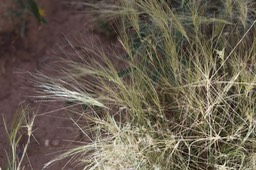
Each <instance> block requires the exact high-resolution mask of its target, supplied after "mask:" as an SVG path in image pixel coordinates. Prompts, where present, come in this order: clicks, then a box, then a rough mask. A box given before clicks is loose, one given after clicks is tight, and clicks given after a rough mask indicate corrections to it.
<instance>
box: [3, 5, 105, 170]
mask: <svg viewBox="0 0 256 170" xmlns="http://www.w3.org/2000/svg"><path fill="white" fill-rule="evenodd" d="M8 1H9V0H1V4H6V6H8ZM76 1H77V2H78V0H76ZM66 2H68V1H66ZM66 2H65V1H63V0H38V4H39V6H40V7H41V8H43V9H44V10H45V14H46V16H45V18H46V20H47V21H48V24H45V25H40V24H39V23H37V21H36V20H35V18H33V17H28V18H27V25H26V32H25V37H24V38H21V37H20V36H19V34H17V33H16V32H17V28H16V27H17V25H15V24H13V21H11V19H10V18H8V17H5V18H4V20H1V19H0V20H1V22H0V28H1V29H0V87H1V88H0V115H1V116H2V115H5V116H6V119H7V124H8V125H10V124H11V120H13V117H14V113H15V112H16V110H17V109H18V107H19V105H20V104H21V103H25V104H30V106H31V107H32V110H31V112H35V113H36V114H37V115H38V116H37V117H36V122H35V126H34V129H35V131H34V136H35V139H33V140H32V142H31V144H30V146H29V149H28V153H27V154H28V157H29V160H30V164H31V165H29V163H26V167H25V170H29V169H34V170H40V169H42V167H43V165H44V164H45V163H46V162H47V161H49V160H51V159H52V158H53V157H54V155H56V152H57V151H62V150H63V149H65V148H66V146H67V145H68V144H69V143H70V140H73V139H74V138H75V137H76V133H75V130H74V125H73V124H72V122H71V121H70V119H69V117H68V116H67V115H68V114H66V112H65V111H63V110H60V111H54V110H55V109H56V108H58V107H56V103H52V102H47V103H40V102H35V99H34V98H31V97H29V96H33V95H34V92H33V88H31V85H29V84H30V83H29V81H28V80H31V77H30V76H29V74H28V72H32V73H34V72H36V71H40V72H43V73H47V72H49V70H48V68H49V67H47V66H49V65H50V63H51V62H52V61H54V58H55V57H61V56H59V55H55V53H54V50H55V49H57V48H58V46H61V47H64V46H65V45H67V41H66V38H68V39H71V40H74V41H75V40H79V39H81V36H82V37H83V40H84V41H91V40H98V39H101V38H100V37H101V36H100V35H99V34H92V32H93V31H92V30H93V27H92V25H91V24H90V22H88V21H89V20H90V18H91V17H90V16H89V14H86V13H84V12H83V11H84V10H86V8H85V7H83V6H81V5H79V4H76V3H74V4H73V5H72V4H70V3H66ZM6 6H5V5H3V6H1V5H0V15H1V14H3V12H4V10H6V8H4V7H6ZM1 9H2V10H1ZM104 41H105V42H106V39H104ZM21 142H22V141H21ZM47 142H49V145H46V143H47ZM8 147H9V143H8V141H7V139H6V133H5V131H4V126H3V121H2V119H0V167H2V168H3V167H4V164H6V153H5V150H7V151H8ZM66 161H67V160H66ZM65 164H66V162H65V161H61V162H58V163H57V164H55V165H53V166H51V167H50V168H48V169H49V170H59V169H67V170H73V169H81V168H79V167H76V168H75V165H66V166H65Z"/></svg>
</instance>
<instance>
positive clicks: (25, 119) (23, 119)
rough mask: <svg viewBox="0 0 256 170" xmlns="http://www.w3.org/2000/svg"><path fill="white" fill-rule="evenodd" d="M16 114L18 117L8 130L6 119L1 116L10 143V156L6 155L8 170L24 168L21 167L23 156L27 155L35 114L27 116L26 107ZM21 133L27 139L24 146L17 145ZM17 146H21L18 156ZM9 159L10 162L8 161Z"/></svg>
mask: <svg viewBox="0 0 256 170" xmlns="http://www.w3.org/2000/svg"><path fill="white" fill-rule="evenodd" d="M17 114H19V115H18V117H17V118H16V120H14V123H13V126H12V129H11V130H10V131H9V130H8V127H7V124H6V121H5V119H4V118H3V122H4V127H5V130H6V133H7V135H8V138H9V142H10V145H11V154H12V156H11V158H9V157H8V161H9V165H8V170H22V169H24V167H22V163H23V162H24V160H25V156H26V155H27V149H28V147H29V144H30V141H31V137H32V136H33V134H32V133H33V124H34V121H35V115H32V116H31V117H29V116H30V115H28V114H29V110H28V108H22V109H21V111H20V112H18V113H17ZM23 128H25V129H26V134H22V132H21V131H22V129H23ZM22 135H27V140H26V143H25V144H24V146H18V145H20V144H19V142H20V139H21V138H22ZM17 147H22V153H21V156H20V157H18V156H17ZM10 159H11V162H10Z"/></svg>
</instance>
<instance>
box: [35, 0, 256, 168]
mask: <svg viewBox="0 0 256 170" xmlns="http://www.w3.org/2000/svg"><path fill="white" fill-rule="evenodd" d="M254 7H255V5H254V3H253V1H250V0H248V1H230V0H225V1H220V2H218V3H216V2H215V1H209V0H204V1H197V0H184V1H170V2H169V1H163V0H158V1H151V0H144V1H139V0H129V1H126V0H124V1H122V3H121V5H120V6H118V7H114V8H112V7H110V8H109V6H108V8H107V9H106V11H108V10H111V9H112V10H114V12H111V14H110V15H111V16H112V15H113V14H115V15H117V16H118V17H120V18H121V20H120V22H119V23H118V26H119V27H118V28H119V29H118V30H117V31H118V32H119V37H118V38H119V42H120V44H121V45H122V48H123V49H124V51H125V52H124V53H123V54H124V55H122V56H121V55H120V54H119V53H114V52H112V53H111V54H109V53H106V52H104V50H101V49H97V51H94V52H91V49H90V48H86V47H84V48H83V52H84V53H81V52H80V51H77V49H75V48H74V49H73V50H74V52H75V53H76V54H77V55H78V58H79V59H77V60H66V61H65V64H63V65H62V66H63V70H62V72H63V71H64V72H65V75H62V76H60V77H57V78H50V77H47V76H37V78H38V85H37V88H38V90H39V92H40V93H42V96H40V97H41V98H46V99H54V100H63V101H69V102H73V103H78V104H81V105H84V106H86V107H83V109H82V110H81V111H80V112H78V111H74V113H75V114H78V115H79V122H77V121H76V120H74V122H76V125H77V127H78V128H79V129H80V130H81V132H82V134H83V135H84V136H86V137H87V138H88V141H87V142H84V143H83V142H80V145H78V146H75V147H74V148H71V149H70V150H68V151H67V152H65V153H63V154H61V155H60V156H59V157H57V158H56V159H54V160H52V161H51V162H49V163H48V164H46V165H45V168H47V167H48V166H50V165H51V164H52V163H54V162H56V161H58V160H60V159H63V158H67V157H69V158H70V161H71V162H75V163H76V164H77V165H80V166H82V167H83V168H84V169H90V170H94V169H123V170H131V169H132V170H135V169H140V170H141V169H142V170H143V169H145V170H148V169H154V170H160V169H161V170H162V169H163V170H165V169H166V170H167V169H168V170H169V169H173V170H175V169H177V170H178V169H187V170H193V169H202V170H203V169H217V170H221V169H225V170H226V169H227V170H228V169H230V170H231V169H241V170H249V169H255V168H256V156H255V155H256V147H255V146H256V138H255V137H256V129H255V128H256V119H255V118H256V117H255V115H256V114H255V111H256V106H255V101H256V78H255V77H256V76H255V73H256V67H255V60H256V56H255V54H256V53H255V51H256V48H255V47H256V41H255V40H256V39H255V35H254V32H255V22H256V21H255V8H254ZM102 8H103V7H102ZM124 9H125V11H126V12H125V13H123V11H124ZM127 9H129V10H127ZM119 10H120V11H121V12H120V15H118V11H119ZM103 11H105V10H103ZM129 11H130V12H129ZM104 14H105V15H106V14H107V13H104ZM88 51H89V52H90V53H89V52H88ZM92 53H93V55H89V54H92ZM113 53H114V54H113Z"/></svg>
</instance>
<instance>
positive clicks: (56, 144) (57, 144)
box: [51, 139, 60, 146]
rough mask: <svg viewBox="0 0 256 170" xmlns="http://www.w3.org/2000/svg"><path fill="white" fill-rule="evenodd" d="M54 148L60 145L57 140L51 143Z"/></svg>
mask: <svg viewBox="0 0 256 170" xmlns="http://www.w3.org/2000/svg"><path fill="white" fill-rule="evenodd" d="M51 144H52V146H59V145H60V140H57V139H54V140H53V141H52V142H51Z"/></svg>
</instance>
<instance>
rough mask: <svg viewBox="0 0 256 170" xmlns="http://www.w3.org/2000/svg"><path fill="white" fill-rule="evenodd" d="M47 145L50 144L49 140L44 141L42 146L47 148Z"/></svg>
mask: <svg viewBox="0 0 256 170" xmlns="http://www.w3.org/2000/svg"><path fill="white" fill-rule="evenodd" d="M49 143H50V140H49V139H45V141H44V146H46V147H48V146H49Z"/></svg>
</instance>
